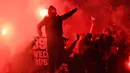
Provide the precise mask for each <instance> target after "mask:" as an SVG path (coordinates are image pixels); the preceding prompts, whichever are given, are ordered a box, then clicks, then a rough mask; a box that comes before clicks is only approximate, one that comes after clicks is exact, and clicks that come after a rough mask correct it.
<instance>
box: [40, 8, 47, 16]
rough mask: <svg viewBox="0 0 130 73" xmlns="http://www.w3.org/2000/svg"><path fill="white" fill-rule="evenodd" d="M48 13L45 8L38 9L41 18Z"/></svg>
mask: <svg viewBox="0 0 130 73" xmlns="http://www.w3.org/2000/svg"><path fill="white" fill-rule="evenodd" d="M47 15H48V10H47V9H40V16H41V17H42V18H43V17H45V16H47Z"/></svg>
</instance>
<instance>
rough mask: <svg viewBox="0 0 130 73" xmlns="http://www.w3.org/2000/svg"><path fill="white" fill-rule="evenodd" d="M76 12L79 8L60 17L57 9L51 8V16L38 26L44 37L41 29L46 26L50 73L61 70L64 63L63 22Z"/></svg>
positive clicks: (49, 11) (40, 34)
mask: <svg viewBox="0 0 130 73" xmlns="http://www.w3.org/2000/svg"><path fill="white" fill-rule="evenodd" d="M76 11H77V8H75V9H73V10H72V11H70V12H68V13H66V14H64V15H62V16H59V15H57V11H56V8H55V7H54V6H50V7H49V9H48V15H49V16H47V17H45V18H44V19H43V20H42V21H41V22H40V23H39V24H38V26H37V29H38V33H39V36H42V31H41V28H42V27H43V26H44V25H45V30H46V35H47V48H48V55H49V69H50V73H54V72H55V68H59V67H60V65H61V64H62V62H63V61H62V58H63V53H64V52H63V50H64V41H63V38H62V36H63V30H62V22H63V21H64V20H66V19H67V18H69V17H70V16H72V15H73V14H74V13H75V12H76Z"/></svg>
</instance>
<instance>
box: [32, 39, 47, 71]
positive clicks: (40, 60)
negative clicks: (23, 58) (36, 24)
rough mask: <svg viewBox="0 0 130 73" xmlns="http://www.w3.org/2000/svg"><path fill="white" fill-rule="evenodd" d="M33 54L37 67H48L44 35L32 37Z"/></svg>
mask: <svg viewBox="0 0 130 73" xmlns="http://www.w3.org/2000/svg"><path fill="white" fill-rule="evenodd" d="M33 56H34V63H35V65H36V66H37V67H38V68H39V69H41V70H44V69H45V70H46V69H48V52H47V39H46V38H45V37H35V38H34V46H33Z"/></svg>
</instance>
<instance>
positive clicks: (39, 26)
mask: <svg viewBox="0 0 130 73" xmlns="http://www.w3.org/2000/svg"><path fill="white" fill-rule="evenodd" d="M44 25H45V18H44V19H43V20H42V21H41V22H40V23H39V24H38V25H37V32H38V34H39V36H42V30H41V29H42V27H43V26H44Z"/></svg>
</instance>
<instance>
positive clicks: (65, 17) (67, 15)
mask: <svg viewBox="0 0 130 73" xmlns="http://www.w3.org/2000/svg"><path fill="white" fill-rule="evenodd" d="M77 10H78V9H77V8H75V9H73V10H71V11H70V12H68V13H66V14H64V15H62V16H61V19H62V20H65V19H67V18H69V17H70V16H72V15H73V14H74V13H75V12H76V11H77Z"/></svg>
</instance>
